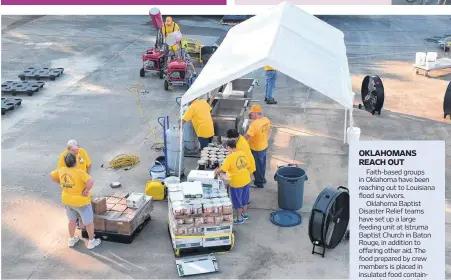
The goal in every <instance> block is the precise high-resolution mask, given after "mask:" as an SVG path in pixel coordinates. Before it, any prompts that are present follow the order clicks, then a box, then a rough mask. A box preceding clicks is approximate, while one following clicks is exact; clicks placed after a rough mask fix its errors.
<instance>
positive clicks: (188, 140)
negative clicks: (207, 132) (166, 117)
mask: <svg viewBox="0 0 451 280" xmlns="http://www.w3.org/2000/svg"><path fill="white" fill-rule="evenodd" d="M183 147H184V152H185V154H197V153H198V151H199V141H198V140H197V135H196V132H195V131H194V127H193V123H192V122H187V123H185V124H184V125H183Z"/></svg>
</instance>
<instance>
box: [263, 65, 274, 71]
mask: <svg viewBox="0 0 451 280" xmlns="http://www.w3.org/2000/svg"><path fill="white" fill-rule="evenodd" d="M264 69H265V71H274V70H276V69H274V68H272V67H271V66H265V67H264Z"/></svg>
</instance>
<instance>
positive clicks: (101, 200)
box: [91, 197, 107, 214]
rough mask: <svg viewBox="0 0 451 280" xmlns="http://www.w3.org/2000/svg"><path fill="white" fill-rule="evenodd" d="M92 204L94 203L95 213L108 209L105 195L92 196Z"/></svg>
mask: <svg viewBox="0 0 451 280" xmlns="http://www.w3.org/2000/svg"><path fill="white" fill-rule="evenodd" d="M91 205H92V210H93V211H94V214H102V213H104V212H106V211H107V207H106V198H105V197H95V198H92V200H91Z"/></svg>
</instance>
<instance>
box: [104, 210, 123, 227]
mask: <svg viewBox="0 0 451 280" xmlns="http://www.w3.org/2000/svg"><path fill="white" fill-rule="evenodd" d="M121 215H122V213H121V212H116V211H109V212H107V213H106V215H105V231H111V232H117V219H118V218H119V217H120V216H121Z"/></svg>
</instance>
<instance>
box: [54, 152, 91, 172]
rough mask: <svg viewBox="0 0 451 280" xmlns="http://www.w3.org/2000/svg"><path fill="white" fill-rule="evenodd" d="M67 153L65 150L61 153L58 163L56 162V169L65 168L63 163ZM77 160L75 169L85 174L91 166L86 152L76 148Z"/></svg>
mask: <svg viewBox="0 0 451 280" xmlns="http://www.w3.org/2000/svg"><path fill="white" fill-rule="evenodd" d="M68 152H69V151H68V150H65V151H64V152H62V153H61V155H60V158H59V161H58V168H61V167H66V164H65V163H64V157H65V156H66V155H67V153H68ZM76 158H77V166H76V167H77V168H78V169H81V170H83V171H84V172H87V170H88V167H89V166H91V159H90V158H89V155H88V152H86V151H85V150H84V149H82V148H78V156H77V157H76Z"/></svg>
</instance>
